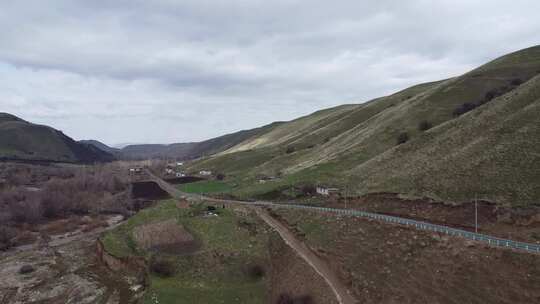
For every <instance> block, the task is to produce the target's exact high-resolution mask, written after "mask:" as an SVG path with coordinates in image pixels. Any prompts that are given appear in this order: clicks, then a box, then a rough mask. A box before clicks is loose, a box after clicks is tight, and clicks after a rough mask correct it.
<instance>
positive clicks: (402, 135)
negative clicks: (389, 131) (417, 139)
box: [397, 132, 409, 145]
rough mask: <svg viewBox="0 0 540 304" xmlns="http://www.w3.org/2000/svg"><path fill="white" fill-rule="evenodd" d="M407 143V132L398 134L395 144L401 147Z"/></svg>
mask: <svg viewBox="0 0 540 304" xmlns="http://www.w3.org/2000/svg"><path fill="white" fill-rule="evenodd" d="M408 141H409V134H408V133H407V132H402V133H399V135H398V137H397V144H398V145H401V144H404V143H406V142H408Z"/></svg>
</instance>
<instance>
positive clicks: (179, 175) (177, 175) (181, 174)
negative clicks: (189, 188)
mask: <svg viewBox="0 0 540 304" xmlns="http://www.w3.org/2000/svg"><path fill="white" fill-rule="evenodd" d="M185 176H186V175H185V174H184V173H182V172H176V177H185Z"/></svg>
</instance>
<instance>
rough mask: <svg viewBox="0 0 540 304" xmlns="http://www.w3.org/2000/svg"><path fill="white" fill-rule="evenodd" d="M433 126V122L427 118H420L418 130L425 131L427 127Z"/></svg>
mask: <svg viewBox="0 0 540 304" xmlns="http://www.w3.org/2000/svg"><path fill="white" fill-rule="evenodd" d="M431 128H433V124H431V123H430V122H429V121H427V120H422V121H421V122H420V123H419V124H418V130H420V131H427V130H429V129H431Z"/></svg>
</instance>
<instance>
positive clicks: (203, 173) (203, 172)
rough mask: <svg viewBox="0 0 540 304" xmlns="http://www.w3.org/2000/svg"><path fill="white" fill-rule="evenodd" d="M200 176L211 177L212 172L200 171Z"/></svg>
mask: <svg viewBox="0 0 540 304" xmlns="http://www.w3.org/2000/svg"><path fill="white" fill-rule="evenodd" d="M199 175H202V176H209V175H212V171H209V170H201V171H199Z"/></svg>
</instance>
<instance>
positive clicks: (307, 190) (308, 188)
mask: <svg viewBox="0 0 540 304" xmlns="http://www.w3.org/2000/svg"><path fill="white" fill-rule="evenodd" d="M301 191H302V194H303V195H304V196H313V195H315V194H317V188H315V186H313V185H304V186H302V188H301Z"/></svg>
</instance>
